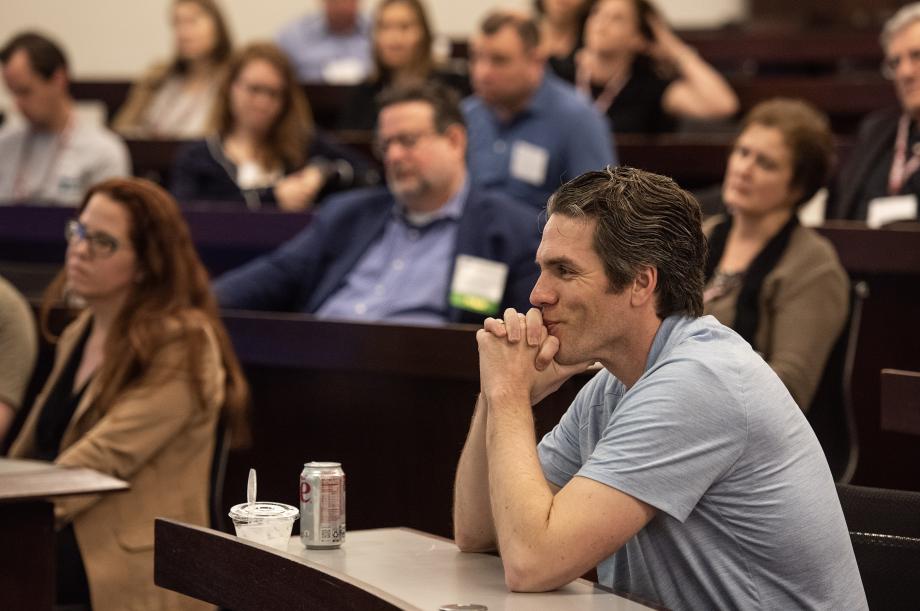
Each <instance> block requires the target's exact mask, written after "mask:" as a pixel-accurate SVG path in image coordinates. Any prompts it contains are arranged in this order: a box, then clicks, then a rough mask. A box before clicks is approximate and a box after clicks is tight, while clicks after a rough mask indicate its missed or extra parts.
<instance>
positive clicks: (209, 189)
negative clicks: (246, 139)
mask: <svg viewBox="0 0 920 611" xmlns="http://www.w3.org/2000/svg"><path fill="white" fill-rule="evenodd" d="M306 159H307V164H311V163H319V164H321V166H322V167H323V168H325V171H326V174H327V179H326V183H325V185H323V188H322V189H321V190H320V192H319V193H318V194H317V197H316V201H317V202H318V201H320V200H321V199H322V198H324V197H326V196H327V195H330V194H332V193H336V192H338V191H344V190H346V189H350V188H354V187H365V186H370V185H374V184H376V183H378V182H379V181H380V174H379V172H377V170H376V166H375V165H374V163H373V162H372V161H371V160H370V159H368V158H367V157H365V156H364V155H362V154H360V153H359V152H357V151H355V150H352V149H351V148H349V147H348V146H345V145H344V144H342V143H341V142H339V141H337V140H336V139H335V138H333V137H332V136H328V135H326V134H323V133H322V132H317V133H316V134H314V137H313V139H312V141H311V143H310V148H309V150H308V151H307V155H306ZM299 169H300V168H293V167H285V168H284V174H289V173H292V172H295V171H297V170H299ZM236 171H237V169H236V165H235V164H234V163H233V162H232V161H230V160H229V159H228V158H227V157H226V155H224V153H223V146H222V144H221V142H220V139H219V138H218V137H217V136H211V137H209V138H207V139H205V140H195V141H193V142H190V143H188V144H186V145H185V146H183V147H182V148H181V149H179V152H178V153H177V154H176V159H175V161H174V162H173V169H172V172H171V174H170V175H171V176H172V181H171V183H170V185H169V189H170V191H172V194H173V195H174V196H175V198H176V199H177V200H179V202H181V203H186V202H193V201H207V202H230V203H239V204H245V205H247V206H248V207H249V208H252V209H258V208H261V207H262V206H275V205H276V204H277V200H276V199H275V193H274V188H273V187H267V188H263V189H242V188H240V186H239V185H238V184H237V183H236Z"/></svg>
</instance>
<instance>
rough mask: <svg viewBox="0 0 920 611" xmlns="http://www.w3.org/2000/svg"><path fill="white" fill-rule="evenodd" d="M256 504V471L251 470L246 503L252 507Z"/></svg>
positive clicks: (247, 483)
mask: <svg viewBox="0 0 920 611" xmlns="http://www.w3.org/2000/svg"><path fill="white" fill-rule="evenodd" d="M255 502H256V470H255V469H250V470H249V481H247V482H246V503H247V504H249V505H252V504H253V503H255Z"/></svg>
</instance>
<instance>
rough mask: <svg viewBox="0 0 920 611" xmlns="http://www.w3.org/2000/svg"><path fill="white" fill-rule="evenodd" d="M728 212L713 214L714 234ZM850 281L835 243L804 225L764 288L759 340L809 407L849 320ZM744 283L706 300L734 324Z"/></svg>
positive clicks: (709, 226)
mask: <svg viewBox="0 0 920 611" xmlns="http://www.w3.org/2000/svg"><path fill="white" fill-rule="evenodd" d="M724 218H725V217H724V216H716V217H713V218H710V219H707V220H706V222H705V223H704V224H703V231H704V233H705V234H706V235H707V236H709V235H710V234H711V233H712V230H713V228H714V227H715V226H716V225H717V224H718V223H719V222H721V221H722V220H724ZM849 287H850V281H849V278H848V276H847V273H846V271H845V270H844V269H843V266H842V265H840V260H839V259H838V258H837V251H835V250H834V246H833V245H832V244H831V243H830V242H829V241H828V240H827V239H826V238H824V237H822V236H820V235H818V233H817V232H815V231H814V230H812V229H809V228H808V227H803V226H801V225H799V226H798V227H796V228H795V230H794V231H793V232H792V236H791V238H790V240H789V246H788V247H787V248H786V252H785V253H783V256H782V258H780V260H779V262H778V263H777V264H776V267H774V268H773V269H772V270H771V271H770V272H769V273H768V274H767V275H766V277H765V278H764V280H763V285H762V286H761V288H760V306H759V307H760V318H759V324H758V327H757V335H756V336H755V337H754V342H755V344H756V346H757V350H759V351H760V352H761V354H763V357H764V360H766V361H767V363H769V364H770V367H772V368H773V370H774V371H775V372H776V375H778V376H779V378H780V379H781V380H782V381H783V384H785V385H786V388H788V389H789V393H790V394H791V395H792V398H793V399H795V401H796V403H798V404H799V407H801V408H802V409H803V410H807V409H808V408H809V407H810V406H811V400H812V399H813V398H814V395H815V391H816V390H817V388H818V382H820V381H821V375H822V373H824V365H825V363H826V362H827V357H828V356H829V355H830V353H831V349H832V348H833V347H834V342H836V341H837V338H838V337H839V336H840V333H841V331H842V330H843V326H844V324H845V323H846V318H847V312H848V311H849V307H850V305H849V304H850V288H849ZM740 293H741V287H740V286H739V287H737V288H736V289H735V290H733V291H730V292H728V293H726V294H725V295H723V296H721V297H718V298H716V299H714V300H712V301H710V302H708V303H706V304H705V305H704V312H705V313H706V314H712V315H713V316H715V317H716V318H717V319H718V320H719V322H721V323H722V324H723V325H726V326H729V327H732V326H734V322H735V307H736V305H737V302H738V295H739V294H740Z"/></svg>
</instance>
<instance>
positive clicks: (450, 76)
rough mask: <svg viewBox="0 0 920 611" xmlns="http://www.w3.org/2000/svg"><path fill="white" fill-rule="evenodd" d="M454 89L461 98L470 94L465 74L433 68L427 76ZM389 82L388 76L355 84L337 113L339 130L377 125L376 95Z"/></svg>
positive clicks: (368, 129) (364, 128)
mask: <svg viewBox="0 0 920 611" xmlns="http://www.w3.org/2000/svg"><path fill="white" fill-rule="evenodd" d="M428 78H429V79H430V80H432V81H436V82H439V83H441V84H443V85H446V86H448V87H450V88H451V89H453V90H455V91H456V92H457V93H458V94H459V95H460V97H461V98H463V97H465V96H467V95H469V94H470V81H469V79H468V78H467V76H466V75H465V74H460V73H458V72H452V71H450V70H443V69H438V70H433V71H432V72H431V74H430V75H429V77H428ZM389 84H390V79H389V78H374V79H373V80H367V81H364V82H363V83H361V84H360V85H356V86H355V87H354V88H353V90H352V92H351V95H350V96H349V97H348V100H347V101H346V102H345V106H344V107H343V108H342V111H341V113H340V114H339V119H338V122H337V125H336V128H337V129H339V130H343V131H345V130H354V131H371V130H373V129H374V127H375V126H376V125H377V99H376V98H377V96H378V95H379V94H380V92H381V91H383V90H384V89H385V88H386V87H387V86H388V85H389Z"/></svg>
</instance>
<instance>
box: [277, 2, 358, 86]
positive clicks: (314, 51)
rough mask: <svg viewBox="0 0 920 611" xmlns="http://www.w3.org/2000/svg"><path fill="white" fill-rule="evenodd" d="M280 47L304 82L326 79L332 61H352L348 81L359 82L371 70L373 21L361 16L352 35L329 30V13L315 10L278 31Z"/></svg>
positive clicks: (323, 80) (324, 80) (298, 76)
mask: <svg viewBox="0 0 920 611" xmlns="http://www.w3.org/2000/svg"><path fill="white" fill-rule="evenodd" d="M277 42H278V46H279V47H281V49H282V50H283V51H284V52H285V54H287V56H288V58H290V60H291V63H292V64H293V65H294V71H295V72H296V73H297V78H298V80H300V81H301V82H305V83H322V82H326V81H327V80H329V79H327V76H328V71H327V70H328V68H329V66H330V65H331V64H334V63H339V64H340V65H341V62H342V61H343V60H351V62H352V63H353V64H354V66H353V67H354V68H356V70H355V71H354V74H352V75H351V76H352V78H350V79H345V81H347V82H355V83H357V82H360V81H362V80H364V78H365V77H366V76H367V75H368V74H369V73H370V70H371V43H370V22H369V20H368V19H367V18H366V17H365V16H364V15H358V19H357V23H356V24H355V29H354V30H353V31H352V32H351V33H349V34H337V33H335V32H332V31H330V30H329V26H328V23H327V22H326V15H325V14H323V13H321V12H320V13H312V14H309V15H305V16H304V17H301V18H300V19H298V20H296V21H294V22H292V23H289V24H288V25H286V26H285V27H284V28H282V29H281V31H280V32H278V38H277Z"/></svg>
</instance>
